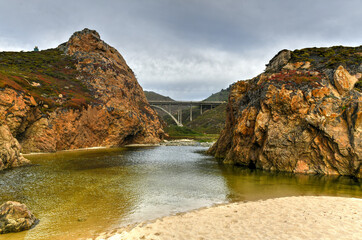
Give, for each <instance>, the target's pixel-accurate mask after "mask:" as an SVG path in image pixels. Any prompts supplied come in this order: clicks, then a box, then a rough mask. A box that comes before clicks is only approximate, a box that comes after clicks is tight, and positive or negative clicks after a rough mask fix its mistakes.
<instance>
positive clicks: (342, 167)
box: [209, 49, 362, 177]
mask: <svg viewBox="0 0 362 240" xmlns="http://www.w3.org/2000/svg"><path fill="white" fill-rule="evenodd" d="M313 50H314V49H313ZM314 51H317V50H314ZM319 54H320V55H322V54H323V52H322V50H320V51H319ZM352 54H353V52H352ZM353 56H354V55H353ZM283 59H284V58H283ZM316 59H317V60H318V59H321V57H320V56H317V57H316ZM317 60H316V61H317ZM311 62H313V61H311ZM324 62H327V60H325V61H324ZM284 64H286V65H287V63H286V62H285V61H284ZM288 64H289V65H291V64H290V63H288ZM313 64H316V63H313ZM357 64H359V63H358V62H357ZM303 65H304V64H299V66H296V67H297V68H298V69H296V70H290V69H285V68H284V69H283V67H282V66H278V68H274V70H273V71H274V72H265V73H263V74H260V75H259V76H257V77H255V78H253V79H251V80H248V81H239V82H237V83H235V84H234V85H233V88H232V90H231V92H230V95H229V103H228V107H227V119H226V126H225V128H224V129H223V131H222V132H221V135H220V137H219V139H218V141H217V142H216V144H215V145H214V146H213V147H212V148H211V149H210V150H209V153H211V154H213V155H215V156H216V157H219V158H222V159H223V161H224V162H225V163H233V164H239V165H245V166H249V167H253V168H260V169H265V170H276V171H288V172H294V173H311V174H334V175H335V174H336V175H348V176H354V177H362V167H361V165H362V161H361V159H362V111H361V109H362V94H361V93H360V92H358V91H356V90H354V89H353V86H354V84H355V82H356V80H357V78H356V76H357V75H358V74H360V73H358V72H356V70H355V69H357V68H356V67H354V65H353V66H352V67H351V68H350V69H352V70H351V71H353V73H354V74H351V73H350V72H349V71H348V69H347V68H348V66H347V68H346V67H343V66H338V67H336V68H335V69H331V68H330V67H328V68H327V66H326V65H324V66H325V68H324V67H320V68H316V67H313V65H312V66H310V67H309V68H308V69H304V68H303ZM314 66H315V65H314ZM328 66H330V65H328ZM280 67H282V68H280ZM276 69H278V70H276Z"/></svg>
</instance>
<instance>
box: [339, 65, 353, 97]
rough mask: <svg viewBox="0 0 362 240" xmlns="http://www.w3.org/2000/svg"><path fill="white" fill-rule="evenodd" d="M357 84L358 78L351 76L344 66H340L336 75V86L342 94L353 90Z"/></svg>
mask: <svg viewBox="0 0 362 240" xmlns="http://www.w3.org/2000/svg"><path fill="white" fill-rule="evenodd" d="M356 82H357V78H356V77H355V76H351V75H350V74H349V72H348V71H347V70H346V69H344V67H343V66H339V67H338V68H337V70H336V71H335V73H334V84H335V86H336V88H337V90H338V92H339V93H340V94H344V93H345V92H348V91H350V90H352V89H353V87H354V84H355V83H356Z"/></svg>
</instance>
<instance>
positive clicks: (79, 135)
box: [0, 29, 164, 154]
mask: <svg viewBox="0 0 362 240" xmlns="http://www.w3.org/2000/svg"><path fill="white" fill-rule="evenodd" d="M52 51H53V52H56V51H58V52H59V51H62V52H63V53H64V54H66V56H68V58H70V59H71V61H68V62H67V64H71V63H72V64H74V65H69V66H68V65H67V66H65V67H64V69H63V70H61V71H62V73H57V74H64V76H65V78H64V79H62V80H61V81H59V84H61V85H59V84H58V85H57V89H56V91H51V90H49V89H45V88H44V86H43V84H44V85H46V84H51V83H52V81H54V79H53V78H51V77H47V76H43V75H39V76H37V77H36V78H37V79H38V81H39V82H40V83H42V84H36V86H35V85H34V86H32V85H31V82H29V81H28V82H29V83H28V82H27V80H26V79H25V80H24V81H25V82H24V84H23V85H22V86H19V87H17V86H16V87H12V86H11V85H13V83H12V81H10V79H9V78H8V79H9V81H5V80H6V79H5V77H4V78H3V80H4V79H5V80H4V81H5V83H6V82H9V84H8V85H6V84H5V86H4V88H3V89H1V90H0V115H2V116H4V117H3V118H4V119H3V125H5V127H4V128H6V129H9V132H11V135H12V136H11V137H13V138H14V139H15V138H16V139H17V141H18V142H19V143H20V145H21V146H22V151H23V152H25V153H27V152H52V151H58V150H65V149H76V148H86V147H96V146H121V145H124V144H127V143H157V142H159V141H160V140H161V139H162V138H163V136H164V132H163V130H162V126H161V122H160V120H159V118H158V116H157V114H156V112H155V111H154V110H153V109H152V108H151V106H150V105H149V103H148V101H147V99H146V97H145V95H144V92H143V90H142V87H141V86H140V85H139V84H138V82H137V79H136V77H135V75H134V73H133V71H132V70H131V69H130V68H129V67H128V65H127V63H126V61H125V60H124V59H123V57H122V56H121V55H120V54H119V53H118V51H117V50H116V49H114V48H113V47H111V46H109V45H108V44H106V43H105V42H104V41H102V40H101V39H100V36H99V34H98V33H97V32H96V31H93V30H89V29H84V30H82V31H80V32H76V33H74V34H73V35H72V36H71V37H70V39H69V41H68V42H66V43H64V44H61V45H60V46H59V47H58V50H52ZM40 54H41V52H40ZM58 55H59V54H58ZM58 55H57V57H59V56H58ZM59 58H61V57H59ZM71 69H72V70H71ZM75 69H76V70H75ZM68 70H69V73H71V74H72V76H71V77H69V78H70V79H72V80H71V82H69V84H68V83H67V80H66V79H67V77H66V76H67V75H66V74H67V71H68ZM59 71H60V70H59ZM75 73H76V74H77V75H74V74H75ZM9 74H10V73H7V75H9ZM1 76H2V75H0V77H1ZM17 81H19V82H20V83H22V82H21V81H22V79H21V78H19V79H17ZM76 84H77V85H76ZM24 86H25V87H24ZM28 86H29V87H28ZM43 88H44V89H43ZM29 89H30V90H29ZM42 91H43V92H42ZM46 91H48V92H46ZM33 93H34V95H32V94H33ZM16 139H15V140H16ZM20 145H16V147H17V148H18V150H17V153H16V154H19V149H20Z"/></svg>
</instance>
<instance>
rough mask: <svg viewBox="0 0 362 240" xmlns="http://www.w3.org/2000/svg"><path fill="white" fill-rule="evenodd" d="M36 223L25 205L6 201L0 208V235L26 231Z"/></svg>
mask: <svg viewBox="0 0 362 240" xmlns="http://www.w3.org/2000/svg"><path fill="white" fill-rule="evenodd" d="M37 221H38V220H37V219H36V217H35V216H34V215H33V214H32V213H31V212H30V211H29V210H28V208H27V207H26V206H25V204H21V203H19V202H11V201H8V202H6V203H4V204H2V205H1V206H0V234H4V233H10V232H21V231H24V230H28V229H30V228H31V227H32V226H33V225H34V224H36V223H37Z"/></svg>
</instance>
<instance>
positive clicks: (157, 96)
mask: <svg viewBox="0 0 362 240" xmlns="http://www.w3.org/2000/svg"><path fill="white" fill-rule="evenodd" d="M144 93H145V95H146V98H147V100H149V101H175V100H173V99H172V98H170V97H166V96H163V95H161V94H158V93H155V92H152V91H144Z"/></svg>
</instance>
